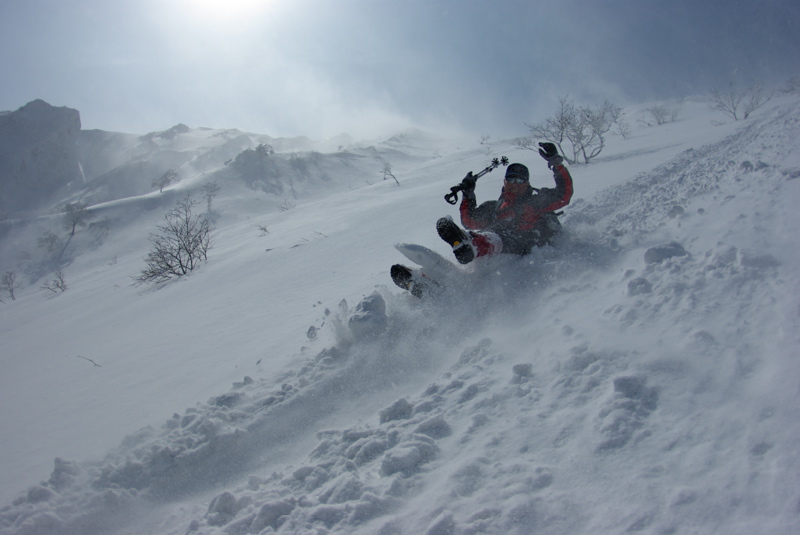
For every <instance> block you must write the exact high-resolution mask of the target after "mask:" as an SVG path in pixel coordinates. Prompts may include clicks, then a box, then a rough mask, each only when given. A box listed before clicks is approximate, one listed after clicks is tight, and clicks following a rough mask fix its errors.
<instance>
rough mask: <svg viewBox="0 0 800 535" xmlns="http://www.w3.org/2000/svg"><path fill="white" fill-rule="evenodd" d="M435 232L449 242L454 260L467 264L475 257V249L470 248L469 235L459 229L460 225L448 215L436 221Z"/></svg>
mask: <svg viewBox="0 0 800 535" xmlns="http://www.w3.org/2000/svg"><path fill="white" fill-rule="evenodd" d="M436 232H438V233H439V237H440V238H442V239H443V240H444V241H446V242H447V243H449V244H450V247H452V248H453V254H454V255H456V260H458V261H459V263H461V264H469V263H470V262H472V261H473V260H474V259H475V251H473V250H472V241H471V240H470V238H469V235H468V234H467V233H466V232H464V231H463V230H461V227H459V226H458V225H456V224H455V222H454V221H453V220H452V219H451V218H449V217H442V218H441V219H439V221H437V222H436Z"/></svg>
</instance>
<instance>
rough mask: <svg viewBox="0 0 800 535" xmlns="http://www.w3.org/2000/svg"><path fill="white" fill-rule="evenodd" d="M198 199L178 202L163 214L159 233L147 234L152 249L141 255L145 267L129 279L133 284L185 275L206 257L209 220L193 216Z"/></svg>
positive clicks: (209, 237) (209, 233) (210, 229)
mask: <svg viewBox="0 0 800 535" xmlns="http://www.w3.org/2000/svg"><path fill="white" fill-rule="evenodd" d="M197 204H198V201H195V200H194V199H192V197H190V196H186V197H185V198H184V199H183V200H181V201H178V203H177V204H176V205H175V207H174V208H173V209H172V210H170V211H169V212H167V213H166V215H165V216H164V223H163V224H161V225H159V226H158V231H159V233H157V234H151V235H150V238H149V239H150V243H152V244H153V249H152V250H151V251H150V252H149V253H148V254H147V256H146V257H145V259H144V260H145V263H146V264H147V266H146V267H145V269H144V270H142V272H141V273H139V275H137V276H136V277H134V278H133V280H134V284H144V283H152V284H157V283H161V282H166V281H168V280H170V279H172V278H173V277H183V276H184V275H188V274H189V273H190V272H191V271H192V270H194V269H195V268H197V267H198V265H199V264H200V263H201V262H203V261H205V260H207V259H208V250H209V249H210V248H211V231H212V228H211V223H210V222H209V219H208V217H206V216H205V215H196V214H195V213H194V208H195V207H196V206H197Z"/></svg>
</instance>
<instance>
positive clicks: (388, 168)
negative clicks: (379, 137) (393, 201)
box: [383, 162, 400, 186]
mask: <svg viewBox="0 0 800 535" xmlns="http://www.w3.org/2000/svg"><path fill="white" fill-rule="evenodd" d="M390 178H391V179H394V181H395V183H396V184H397V185H398V186H399V185H400V182H399V181H398V180H397V177H396V176H394V174H393V173H392V164H390V163H389V162H384V164H383V179H384V180H389V179H390Z"/></svg>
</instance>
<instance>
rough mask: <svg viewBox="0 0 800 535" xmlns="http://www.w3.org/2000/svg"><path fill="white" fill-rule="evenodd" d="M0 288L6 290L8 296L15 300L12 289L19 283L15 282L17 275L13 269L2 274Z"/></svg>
mask: <svg viewBox="0 0 800 535" xmlns="http://www.w3.org/2000/svg"><path fill="white" fill-rule="evenodd" d="M0 288H2V289H3V290H5V291H7V292H8V296H9V297H10V298H11V300H12V301H15V300H16V297H15V295H14V290H16V289H17V288H19V283H18V282H17V275H16V273H14V272H13V271H6V272H5V273H4V274H3V278H2V280H0Z"/></svg>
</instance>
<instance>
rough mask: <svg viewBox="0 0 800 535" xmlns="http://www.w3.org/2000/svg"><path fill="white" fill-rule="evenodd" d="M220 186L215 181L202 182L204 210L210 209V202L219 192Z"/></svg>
mask: <svg viewBox="0 0 800 535" xmlns="http://www.w3.org/2000/svg"><path fill="white" fill-rule="evenodd" d="M219 190H220V187H219V184H217V183H216V182H206V183H205V184H203V198H204V199H205V200H206V210H207V211H208V212H210V211H211V202H212V201H213V200H214V197H216V196H217V194H218V193H219Z"/></svg>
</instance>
